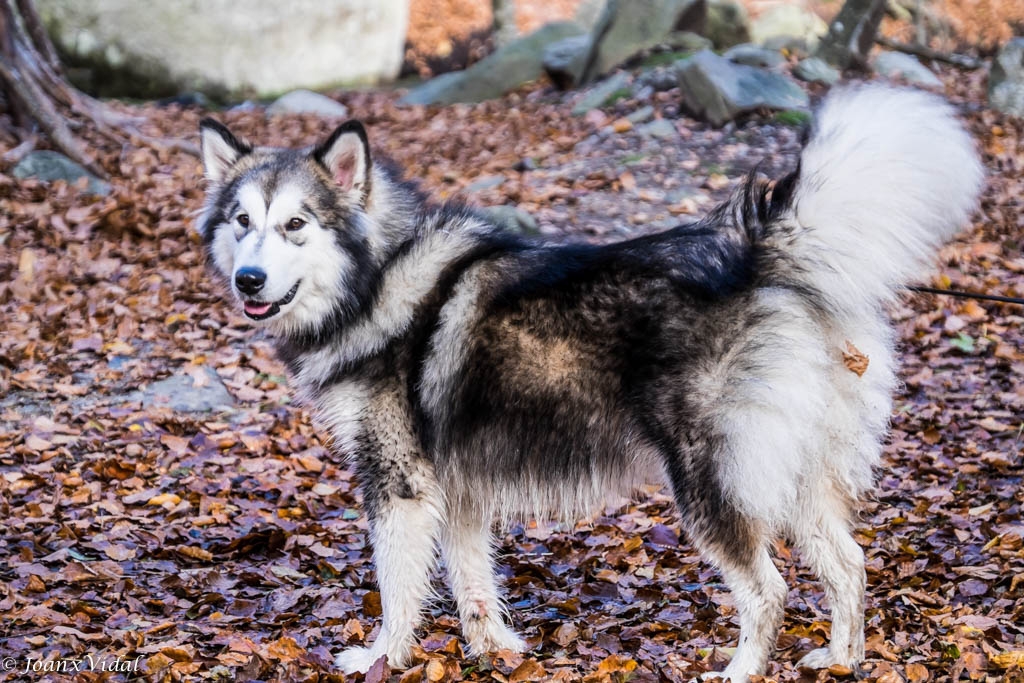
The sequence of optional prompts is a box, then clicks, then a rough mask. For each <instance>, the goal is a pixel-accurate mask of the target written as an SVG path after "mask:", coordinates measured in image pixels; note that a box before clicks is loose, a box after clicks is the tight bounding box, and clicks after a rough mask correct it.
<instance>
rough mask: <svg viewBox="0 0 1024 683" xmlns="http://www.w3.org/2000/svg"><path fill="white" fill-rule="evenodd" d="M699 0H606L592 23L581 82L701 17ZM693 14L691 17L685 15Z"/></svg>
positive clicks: (590, 78)
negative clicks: (602, 11) (588, 49)
mask: <svg viewBox="0 0 1024 683" xmlns="http://www.w3.org/2000/svg"><path fill="white" fill-rule="evenodd" d="M701 1H702V0H609V2H608V4H607V5H606V7H605V12H604V14H603V15H602V16H601V18H600V20H599V21H598V23H597V24H596V25H595V27H594V29H593V31H592V32H591V35H592V37H593V41H592V45H591V51H590V54H589V55H587V58H586V65H587V69H586V72H585V73H584V74H583V82H584V83H586V82H589V81H592V80H594V78H596V77H598V76H600V75H601V74H605V73H608V72H610V71H611V70H612V69H614V68H615V67H617V66H619V65H620V64H622V63H623V62H625V61H626V60H628V59H629V58H630V57H633V56H634V55H636V54H638V53H640V52H642V51H644V50H648V49H650V48H652V47H654V46H656V45H660V44H662V43H663V42H664V41H665V39H666V38H667V37H668V36H669V35H670V34H672V33H673V32H674V31H675V30H676V29H677V27H685V26H686V25H687V24H688V23H692V22H699V21H700V20H701V19H703V6H702V4H701ZM690 14H692V15H693V16H692V18H691V17H690V16H688V15H690Z"/></svg>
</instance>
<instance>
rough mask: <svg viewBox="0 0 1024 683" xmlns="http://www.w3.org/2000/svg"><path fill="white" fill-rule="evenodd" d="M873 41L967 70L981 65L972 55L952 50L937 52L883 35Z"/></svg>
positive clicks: (924, 46) (892, 48)
mask: <svg viewBox="0 0 1024 683" xmlns="http://www.w3.org/2000/svg"><path fill="white" fill-rule="evenodd" d="M875 42H876V43H878V44H879V45H881V46H882V47H887V48H889V49H890V50H896V51H897V52H905V53H906V54H908V55H915V56H917V57H921V58H922V59H933V60H935V61H936V62H944V63H946V64H952V65H953V66H956V67H960V68H961V69H967V70H968V71H973V70H974V69H980V68H981V67H982V62H981V61H979V60H977V59H975V58H973V57H968V56H967V55H958V54H955V53H952V52H939V51H938V50H933V49H931V48H930V47H928V46H926V45H917V44H908V43H897V42H896V41H895V40H890V39H889V38H886V37H884V36H878V37H876V38H875Z"/></svg>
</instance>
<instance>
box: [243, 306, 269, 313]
mask: <svg viewBox="0 0 1024 683" xmlns="http://www.w3.org/2000/svg"><path fill="white" fill-rule="evenodd" d="M271 306H273V304H246V305H245V312H246V313H249V314H251V315H263V314H264V313H266V312H267V311H269V310H270V307H271Z"/></svg>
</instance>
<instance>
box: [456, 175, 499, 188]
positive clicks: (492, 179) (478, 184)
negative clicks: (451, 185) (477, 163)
mask: <svg viewBox="0 0 1024 683" xmlns="http://www.w3.org/2000/svg"><path fill="white" fill-rule="evenodd" d="M504 184H505V176H503V175H485V176H480V177H479V178H477V179H476V180H474V181H473V182H471V183H470V184H469V185H466V188H465V191H466V192H485V191H487V190H493V189H495V188H497V187H501V186H502V185H504Z"/></svg>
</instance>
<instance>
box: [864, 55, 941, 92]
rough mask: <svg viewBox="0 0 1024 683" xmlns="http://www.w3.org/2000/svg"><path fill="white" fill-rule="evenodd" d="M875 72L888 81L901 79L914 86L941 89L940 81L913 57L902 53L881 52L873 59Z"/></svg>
mask: <svg viewBox="0 0 1024 683" xmlns="http://www.w3.org/2000/svg"><path fill="white" fill-rule="evenodd" d="M874 67H875V71H877V72H878V73H879V74H881V75H882V76H885V77H886V78H890V79H902V80H904V81H906V82H908V83H913V84H915V85H923V86H926V87H929V88H941V87H942V81H940V80H939V77H938V76H936V75H935V74H934V73H932V72H931V71H930V70H929V69H928V67H926V66H925V65H924V64H922V63H921V62H920V61H918V59H917V57H915V56H914V55H905V54H903V53H902V52H882V53H879V55H878V56H877V57H875V62H874Z"/></svg>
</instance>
